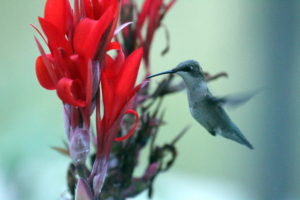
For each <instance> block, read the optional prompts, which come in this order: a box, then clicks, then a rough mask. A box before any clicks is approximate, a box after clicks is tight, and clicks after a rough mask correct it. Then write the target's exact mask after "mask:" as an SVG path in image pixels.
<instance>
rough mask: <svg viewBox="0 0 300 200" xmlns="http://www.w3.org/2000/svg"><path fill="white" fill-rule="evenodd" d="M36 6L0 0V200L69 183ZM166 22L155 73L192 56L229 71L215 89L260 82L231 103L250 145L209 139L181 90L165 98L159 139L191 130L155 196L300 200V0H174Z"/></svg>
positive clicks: (51, 193) (57, 190) (58, 190)
mask: <svg viewBox="0 0 300 200" xmlns="http://www.w3.org/2000/svg"><path fill="white" fill-rule="evenodd" d="M43 7H44V0H39V1H36V0H35V1H33V0H27V1H17V0H0V27H1V30H0V36H1V37H0V44H1V46H0V70H1V71H0V91H1V99H0V101H1V104H0V199H1V200H17V199H18V200H20V199H22V200H40V199H43V200H48V199H49V200H53V199H60V198H61V195H63V193H64V192H65V191H66V185H65V184H66V183H65V173H66V168H67V166H68V163H69V160H68V159H67V158H65V157H63V156H61V155H59V154H57V153H56V152H54V151H53V150H51V149H50V146H61V145H62V140H63V139H64V138H65V136H64V127H63V115H62V105H61V103H60V101H59V100H58V98H57V97H56V94H55V92H53V91H51V92H49V91H46V90H44V89H43V88H41V86H40V85H39V84H38V82H37V79H36V77H35V70H34V62H35V58H36V56H38V55H39V53H38V51H37V47H36V46H35V43H34V40H33V35H36V33H35V31H34V30H33V29H32V28H31V27H30V26H29V24H31V23H33V24H35V25H37V24H38V23H37V16H42V15H43ZM164 23H165V24H166V25H167V26H168V28H169V30H170V33H171V50H170V52H169V53H168V54H167V55H166V56H165V57H161V56H160V52H161V50H162V49H163V48H164V46H165V37H164V33H163V30H159V31H158V32H157V34H156V38H155V41H154V46H153V49H152V50H153V51H152V54H151V60H152V67H153V68H152V72H154V73H156V72H160V71H162V70H166V69H169V68H171V67H173V66H175V65H176V64H177V63H179V62H180V61H183V60H186V59H195V60H198V61H199V62H200V63H201V64H202V67H203V68H204V69H205V70H206V71H208V72H210V73H212V74H214V73H217V72H220V71H226V72H227V73H228V74H229V79H219V80H217V81H214V82H212V83H210V84H209V87H210V89H211V91H212V93H213V94H216V95H224V94H230V93H237V92H243V91H251V90H253V89H258V88H264V90H263V92H261V93H260V94H259V95H257V96H256V97H255V98H254V99H252V100H251V101H250V102H248V103H247V104H245V105H244V106H243V107H240V108H238V109H236V110H233V111H228V112H229V114H230V116H231V117H232V119H233V120H234V121H235V122H236V123H237V124H238V125H239V127H240V129H241V130H242V131H243V132H244V134H245V135H246V136H247V138H248V139H249V140H250V141H251V143H252V144H253V145H254V146H255V150H254V151H251V150H248V149H247V148H245V147H243V146H241V145H238V144H236V143H233V142H231V141H229V140H225V139H223V138H221V137H211V136H210V135H209V134H208V133H207V132H206V131H205V130H204V129H203V128H202V127H201V126H200V125H198V124H197V123H196V122H195V121H194V120H193V119H192V118H191V116H190V114H189V110H188V105H187V100H186V95H185V92H181V93H178V94H176V95H172V96H169V97H168V98H166V99H165V101H164V107H165V108H166V111H167V113H166V119H167V122H168V124H167V125H166V126H164V127H163V128H162V130H161V134H160V137H159V142H160V143H161V144H163V143H165V142H168V141H170V140H171V139H172V138H173V137H174V136H175V134H176V133H178V132H179V131H180V130H181V129H182V128H183V127H184V126H185V125H187V124H191V125H192V128H191V129H190V131H189V132H188V134H187V135H186V136H185V137H184V138H183V139H182V140H181V141H180V142H179V143H178V149H179V156H178V160H177V161H176V164H175V166H174V167H173V169H171V170H170V171H169V172H168V173H166V174H164V175H161V176H160V177H159V178H158V179H157V180H156V182H155V195H154V198H153V199H154V200H159V199H164V200H169V199H172V200H182V199H189V200H190V199H192V200H202V199H203V200H226V199H228V200H299V199H300V146H299V141H300V134H299V132H300V128H299V123H300V120H299V119H300V109H299V108H300V79H299V75H300V67H299V66H300V57H299V55H300V38H299V36H300V29H299V28H300V1H299V0H295V1H293V0H252V1H249V0H223V1H219V0H188V1H187V0H186V1H184V0H178V2H177V3H176V5H175V6H174V8H172V9H171V11H170V13H169V14H168V15H167V17H166V18H165V20H164ZM178 80H179V79H178ZM156 81H157V79H156V80H155V79H154V80H153V83H152V84H156ZM137 199H146V194H143V195H141V196H140V197H138V198H137Z"/></svg>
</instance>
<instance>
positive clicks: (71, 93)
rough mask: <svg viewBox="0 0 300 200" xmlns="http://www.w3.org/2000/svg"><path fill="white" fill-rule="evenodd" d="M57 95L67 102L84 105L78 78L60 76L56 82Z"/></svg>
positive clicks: (79, 105)
mask: <svg viewBox="0 0 300 200" xmlns="http://www.w3.org/2000/svg"><path fill="white" fill-rule="evenodd" d="M56 91H57V95H58V97H59V98H60V99H61V100H62V101H63V102H64V103H67V104H70V105H73V106H78V107H84V106H85V100H84V98H83V94H82V93H83V86H82V83H81V81H80V80H79V79H76V80H72V79H68V78H62V79H60V80H59V82H58V83H57V89H56Z"/></svg>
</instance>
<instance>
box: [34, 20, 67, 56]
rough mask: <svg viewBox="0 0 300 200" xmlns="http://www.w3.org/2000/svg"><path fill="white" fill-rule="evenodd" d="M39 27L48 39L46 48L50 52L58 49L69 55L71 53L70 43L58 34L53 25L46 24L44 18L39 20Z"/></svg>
mask: <svg viewBox="0 0 300 200" xmlns="http://www.w3.org/2000/svg"><path fill="white" fill-rule="evenodd" d="M39 22H40V24H41V27H42V29H43V31H44V33H45V35H46V36H47V38H48V46H49V48H50V50H51V51H54V50H56V49H58V48H63V49H64V50H65V51H66V52H68V53H69V54H71V53H72V48H71V44H70V42H69V41H68V40H67V39H66V37H65V35H64V34H63V33H62V32H60V30H59V29H58V28H56V26H55V25H53V24H52V23H50V22H48V21H47V20H46V19H44V18H39Z"/></svg>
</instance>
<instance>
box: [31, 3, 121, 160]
mask: <svg viewBox="0 0 300 200" xmlns="http://www.w3.org/2000/svg"><path fill="white" fill-rule="evenodd" d="M119 7H120V3H119V1H118V0H102V1H99V0H92V1H91V0H75V1H74V9H73V10H72V8H71V6H70V2H69V0H47V1H46V5H45V11H44V17H43V18H42V17H40V18H39V22H40V25H41V28H42V31H43V33H44V35H45V37H44V36H43V35H42V33H41V32H40V31H39V30H38V29H37V28H36V27H34V28H35V29H36V30H37V31H38V33H39V34H40V36H41V37H42V38H43V40H44V41H45V43H46V45H47V46H48V49H49V51H50V52H49V53H46V52H45V50H44V49H43V47H42V45H41V44H40V42H39V41H38V40H37V39H36V43H37V46H38V49H39V51H40V53H41V56H39V57H38V58H37V59H36V75H37V78H38V81H39V83H40V84H41V86H43V87H44V88H46V89H49V90H56V92H57V95H58V97H59V98H60V99H61V100H62V102H63V104H64V113H65V121H66V124H65V126H66V131H67V136H68V140H69V149H70V153H71V156H72V158H73V162H74V164H76V163H80V162H81V163H82V162H85V158H86V157H87V155H88V151H89V142H90V140H89V133H90V116H91V114H92V112H93V110H94V108H95V104H96V102H95V101H96V93H97V91H98V89H99V82H100V66H101V65H103V64H104V62H105V54H106V51H107V49H112V48H119V47H118V45H116V44H115V43H111V40H112V38H113V36H114V31H115V28H116V25H117V21H118V17H119Z"/></svg>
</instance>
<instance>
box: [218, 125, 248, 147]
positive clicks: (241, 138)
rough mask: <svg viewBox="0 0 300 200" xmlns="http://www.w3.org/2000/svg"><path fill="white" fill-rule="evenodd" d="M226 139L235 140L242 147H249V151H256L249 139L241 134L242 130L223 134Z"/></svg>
mask: <svg viewBox="0 0 300 200" xmlns="http://www.w3.org/2000/svg"><path fill="white" fill-rule="evenodd" d="M223 136H224V137H226V138H228V139H231V140H234V141H236V142H238V143H240V144H242V145H245V146H247V147H248V148H249V149H254V147H253V145H252V144H251V143H250V142H249V141H248V140H247V138H246V137H245V136H244V135H243V134H242V133H241V131H240V130H238V129H237V130H235V131H233V132H229V133H227V134H226V133H225V134H223Z"/></svg>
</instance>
